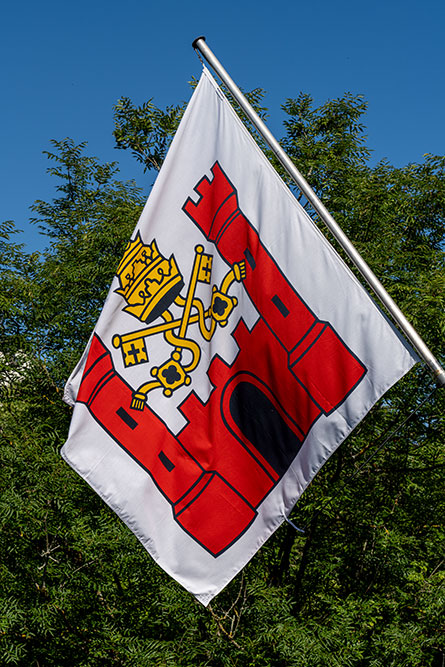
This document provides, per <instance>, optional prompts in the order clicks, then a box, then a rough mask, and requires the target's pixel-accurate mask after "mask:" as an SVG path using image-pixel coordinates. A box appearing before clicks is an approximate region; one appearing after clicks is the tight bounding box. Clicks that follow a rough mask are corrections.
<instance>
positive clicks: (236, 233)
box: [62, 68, 417, 604]
mask: <svg viewBox="0 0 445 667" xmlns="http://www.w3.org/2000/svg"><path fill="white" fill-rule="evenodd" d="M416 361H417V357H416V356H415V354H414V353H413V351H412V350H411V349H410V348H409V346H408V345H407V344H406V342H405V341H404V340H403V339H402V337H401V336H400V334H399V333H398V332H397V331H396V330H395V329H394V327H393V326H392V325H391V324H390V323H389V322H388V321H387V319H386V318H385V317H384V316H383V314H382V313H381V312H380V310H379V309H378V308H377V307H376V305H375V304H374V302H373V301H372V300H371V299H370V298H369V296H368V294H367V293H366V292H365V290H364V289H363V288H362V287H361V285H360V284H359V283H358V281H357V280H356V279H355V277H354V276H353V274H352V273H351V272H350V270H349V269H348V268H347V267H346V265H345V264H344V263H343V262H342V260H341V259H340V258H339V256H338V255H337V253H336V252H335V250H334V249H333V248H332V247H331V246H330V245H329V243H328V242H327V241H326V239H325V238H324V237H323V236H322V234H321V233H320V232H319V230H318V229H317V227H316V226H315V225H314V223H313V222H312V220H311V219H310V218H309V217H308V215H307V214H306V212H305V211H304V209H303V208H302V207H301V206H300V204H299V203H298V202H297V201H296V199H295V198H294V196H293V195H292V194H291V192H290V191H289V190H288V188H287V187H286V186H285V185H284V183H283V181H282V180H281V179H280V177H279V176H278V175H277V173H276V172H275V171H274V169H273V168H272V166H271V164H270V163H269V162H268V160H267V159H266V157H265V156H264V155H263V154H262V152H261V151H260V149H259V148H258V146H257V145H256V144H255V142H254V140H253V139H252V137H251V136H250V134H249V133H248V132H247V130H246V129H245V128H244V126H243V124H242V123H241V121H240V120H239V118H238V117H237V115H236V114H235V112H234V111H233V109H232V108H231V106H230V105H229V103H228V102H227V100H226V99H225V98H224V96H223V94H222V93H221V91H220V90H219V88H218V86H217V85H216V83H215V81H214V80H213V78H212V77H211V76H210V74H209V73H208V71H207V70H206V69H205V68H204V71H203V74H202V77H201V79H200V82H199V84H198V86H197V88H196V90H195V92H194V94H193V96H192V99H191V101H190V103H189V105H188V108H187V110H186V112H185V114H184V117H183V120H182V122H181V124H180V127H179V129H178V131H177V133H176V136H175V138H174V140H173V142H172V145H171V148H170V150H169V152H168V155H167V157H166V159H165V162H164V165H163V167H162V169H161V171H160V173H159V175H158V177H157V180H156V182H155V184H154V187H153V190H152V193H151V195H150V197H149V200H148V201H147V204H146V206H145V208H144V211H143V213H142V215H141V218H140V220H139V222H138V225H137V227H136V230H135V232H134V234H133V236H132V239H131V240H130V242H129V243H128V245H127V248H126V251H125V254H124V257H123V258H122V260H121V262H120V264H119V266H118V269H117V274H116V277H115V278H114V280H113V283H112V285H111V289H110V293H109V296H108V298H107V301H106V303H105V306H104V309H103V311H102V313H101V315H100V318H99V321H98V323H97V325H96V328H95V330H94V332H93V335H92V338H91V340H90V343H89V345H88V347H87V350H86V351H85V354H84V356H83V358H82V360H81V361H80V362H79V364H78V366H77V367H76V369H75V370H74V372H73V374H72V375H71V377H70V379H69V381H68V383H67V386H66V391H65V400H67V401H68V402H70V403H72V404H74V403H75V407H74V413H73V418H72V423H71V428H70V433H69V438H68V441H67V442H66V444H65V445H64V447H63V449H62V456H63V457H64V459H65V460H66V461H67V462H68V463H69V464H70V465H71V466H72V467H73V468H74V469H75V470H76V471H77V472H78V473H79V474H80V475H81V476H82V477H83V478H84V479H85V480H86V481H87V482H88V484H90V485H91V486H92V487H93V488H94V489H95V490H96V491H97V493H99V495H100V496H101V497H102V498H103V499H104V500H105V502H106V503H108V505H109V506H110V507H112V508H113V510H114V511H115V512H116V513H117V514H118V515H119V516H120V517H121V518H122V520H123V521H125V523H126V524H127V525H128V527H129V528H130V529H131V530H132V531H133V532H134V533H135V535H136V536H137V537H138V538H139V540H140V541H141V542H142V544H143V545H144V546H145V548H146V549H147V551H148V552H149V553H150V554H151V556H152V557H153V558H154V559H155V560H156V562H157V563H158V564H159V565H160V566H161V567H162V568H164V570H166V571H167V572H168V573H169V574H170V575H171V576H172V577H174V578H175V579H176V580H177V581H179V582H180V583H181V584H182V585H183V586H184V587H185V588H186V589H187V590H189V591H190V592H191V593H193V594H194V595H195V596H196V597H197V598H198V600H200V601H201V602H202V603H203V604H208V603H209V601H210V600H211V599H212V598H213V597H214V596H215V595H216V594H217V593H218V592H219V591H220V590H221V589H222V588H223V587H224V586H225V585H226V584H227V583H228V582H229V581H230V580H231V579H232V578H233V577H234V576H235V575H236V574H237V573H238V572H239V571H240V569H241V568H242V567H243V566H244V565H245V564H246V563H247V562H248V561H249V560H250V558H251V557H252V556H253V555H254V554H255V552H256V551H257V550H258V549H259V548H260V546H261V545H262V544H263V543H264V542H265V540H267V538H268V537H269V536H270V535H271V534H272V533H273V532H274V531H275V530H276V528H278V526H279V525H280V524H281V523H282V522H283V520H284V518H285V517H286V516H288V514H289V513H290V511H291V509H292V507H293V506H294V504H295V502H296V500H297V499H298V498H299V496H300V495H301V494H302V492H303V491H304V489H305V488H306V487H307V486H308V484H309V483H310V481H311V480H312V479H313V477H314V476H315V474H316V473H317V472H318V470H319V469H320V468H321V466H322V465H323V463H324V462H325V461H326V460H327V459H328V458H329V456H330V455H331V454H332V453H333V452H334V451H335V449H336V448H337V447H338V446H339V445H340V443H341V442H342V441H343V440H344V439H345V438H346V436H347V435H348V434H349V433H350V432H351V430H352V429H353V428H354V427H355V426H356V425H357V424H358V423H359V421H360V420H361V419H362V418H363V417H364V416H365V415H366V413H367V412H368V410H369V409H370V408H371V407H372V405H373V404H374V403H375V402H376V401H377V400H378V399H379V398H380V396H382V394H383V393H384V392H385V391H386V390H387V389H388V388H389V387H391V385H393V384H394V383H395V382H396V381H397V380H398V379H399V378H400V377H402V376H403V375H404V374H405V373H406V372H407V371H408V370H409V369H410V368H411V366H412V365H413V364H414V363H415V362H416Z"/></svg>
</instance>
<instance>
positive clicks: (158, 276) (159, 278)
mask: <svg viewBox="0 0 445 667" xmlns="http://www.w3.org/2000/svg"><path fill="white" fill-rule="evenodd" d="M117 277H118V278H119V283H120V287H119V288H118V289H117V290H115V291H116V292H117V294H121V295H122V296H123V297H124V299H125V301H126V302H127V303H128V306H125V308H124V310H125V312H127V313H130V314H131V315H134V317H137V318H138V320H141V322H152V321H153V320H155V319H156V318H157V317H159V315H162V313H163V312H164V311H165V310H167V308H168V307H169V306H170V305H171V304H172V303H173V301H174V300H175V298H176V297H177V296H178V294H179V292H180V291H181V289H182V288H183V286H184V281H183V278H182V275H181V273H180V271H179V269H178V266H177V264H176V261H175V258H174V256H173V255H171V257H170V259H166V258H165V257H164V256H163V255H161V253H160V252H159V250H158V247H157V245H156V241H155V240H153V241H152V242H151V243H150V244H149V245H146V244H145V243H143V241H142V238H141V235H140V233H139V232H138V233H137V235H136V238H135V239H134V240H131V241H130V242H129V243H128V244H127V247H126V248H125V252H124V256H123V257H122V260H121V262H120V264H119V266H118V267H117Z"/></svg>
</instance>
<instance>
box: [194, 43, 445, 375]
mask: <svg viewBox="0 0 445 667" xmlns="http://www.w3.org/2000/svg"><path fill="white" fill-rule="evenodd" d="M193 48H194V49H196V50H198V51H199V52H200V53H201V54H202V55H203V56H204V58H205V59H206V60H207V62H208V63H209V65H210V66H211V67H212V68H213V70H214V71H215V72H216V74H217V75H218V76H219V78H220V79H221V81H223V83H224V84H225V85H226V86H227V88H228V90H229V91H230V93H231V94H232V95H233V97H234V98H235V99H236V101H237V102H238V104H239V105H240V107H241V108H242V110H243V111H244V113H245V114H246V116H247V117H248V118H249V120H250V121H251V122H252V123H253V125H254V126H255V127H256V129H257V130H258V132H259V133H260V134H261V136H262V137H263V139H264V140H265V141H266V142H267V143H268V144H269V146H270V148H271V149H272V151H273V152H274V153H275V155H276V157H277V158H278V160H279V161H280V162H281V164H282V165H283V167H284V168H285V169H286V171H287V173H288V174H289V176H290V177H291V178H292V179H293V180H294V181H295V183H296V184H297V185H298V187H299V189H300V190H301V192H302V193H303V194H304V196H305V197H306V199H307V200H308V201H309V202H310V203H311V204H312V206H313V208H314V209H315V210H316V211H317V213H318V215H319V216H320V218H321V219H322V220H323V222H324V223H325V224H326V225H327V226H328V228H329V229H330V231H331V232H332V234H333V235H334V236H335V238H336V239H337V241H338V242H339V243H340V245H341V247H342V248H343V250H344V251H345V252H346V254H347V255H348V257H349V258H350V260H351V261H352V262H353V264H354V265H355V266H356V267H357V269H358V270H359V271H360V273H361V274H362V276H363V278H364V279H365V280H366V282H367V283H368V285H369V286H370V287H371V289H372V290H373V291H374V292H375V294H376V295H377V297H378V298H379V299H380V301H381V302H382V303H383V305H384V306H385V307H386V308H387V310H388V311H389V313H390V314H391V315H392V317H393V318H394V320H395V321H396V322H397V324H398V325H399V327H400V328H401V329H402V331H403V332H404V334H405V335H406V337H407V338H408V340H409V341H410V342H411V344H412V345H413V347H414V348H415V349H416V350H417V352H418V353H419V356H420V357H421V358H422V359H423V360H424V361H425V363H426V364H427V365H428V366H429V368H430V369H431V371H432V373H433V375H434V376H435V378H436V382H437V384H438V385H439V386H445V371H444V369H443V368H442V366H441V365H440V364H439V362H438V361H437V359H436V358H435V356H434V355H433V354H432V352H431V351H430V349H429V348H428V347H427V345H426V344H425V342H424V341H423V340H422V338H421V337H420V336H419V334H418V333H417V331H416V330H415V329H414V327H413V326H412V325H411V324H410V323H409V322H408V320H407V319H406V317H405V315H404V314H403V313H402V311H401V310H400V308H399V307H398V306H397V304H396V303H395V302H394V301H393V299H392V298H391V297H390V296H389V294H388V292H387V291H386V290H385V288H384V287H383V285H382V283H381V282H380V280H379V279H378V278H377V276H376V275H375V274H374V273H373V272H372V271H371V269H370V268H369V266H368V265H367V264H366V262H365V260H364V259H363V258H362V257H361V255H360V254H359V253H358V252H357V250H356V249H355V247H354V246H353V245H352V243H351V241H350V240H349V239H348V237H347V236H346V234H344V233H343V231H342V230H341V228H340V227H339V226H338V224H337V223H336V222H335V220H334V218H333V217H332V215H331V214H330V213H329V211H328V210H327V208H326V207H325V205H324V204H323V203H322V202H321V201H320V199H319V198H318V197H317V195H316V194H315V192H314V191H313V190H312V188H311V187H310V185H309V184H308V182H307V181H306V179H305V178H304V176H302V174H300V172H299V171H298V169H297V168H296V166H295V165H294V163H293V162H292V160H291V159H290V158H289V156H288V155H286V153H285V152H284V150H283V149H282V148H281V146H280V144H279V143H278V141H277V140H276V139H275V137H274V136H273V134H272V133H271V132H270V130H269V129H268V128H267V127H266V125H265V124H264V123H263V121H262V120H261V118H260V117H259V116H258V114H257V113H256V111H255V110H254V109H253V107H252V106H251V105H250V103H249V102H248V101H247V99H246V98H245V97H244V95H243V93H242V92H241V90H240V89H239V88H238V86H237V85H236V83H235V82H234V81H233V79H232V78H231V77H230V76H229V74H228V73H227V72H226V70H225V69H224V67H223V66H222V65H221V63H220V62H219V60H218V59H217V58H216V56H215V55H214V53H213V52H212V51H211V50H210V49H209V47H208V46H207V44H206V41H205V37H197V38H196V39H195V40H194V42H193Z"/></svg>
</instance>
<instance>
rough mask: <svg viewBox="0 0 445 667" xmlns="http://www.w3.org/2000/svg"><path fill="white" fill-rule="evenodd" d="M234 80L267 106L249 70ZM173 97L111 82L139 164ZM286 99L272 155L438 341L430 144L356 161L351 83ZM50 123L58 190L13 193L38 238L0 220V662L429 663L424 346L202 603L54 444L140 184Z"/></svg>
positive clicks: (432, 575) (440, 541) (430, 419)
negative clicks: (290, 510) (286, 517)
mask: <svg viewBox="0 0 445 667" xmlns="http://www.w3.org/2000/svg"><path fill="white" fill-rule="evenodd" d="M252 99H253V101H254V102H255V104H256V105H257V107H258V108H259V110H260V111H261V112H262V113H263V114H264V113H265V110H264V109H261V107H260V104H261V101H262V92H261V91H254V92H253V93H252ZM183 108H184V107H183V105H178V106H174V107H169V108H167V109H166V110H165V111H163V110H160V109H157V108H156V107H155V106H154V105H153V103H152V101H149V102H147V103H146V104H144V105H142V106H141V107H139V108H135V107H134V106H133V104H132V103H131V101H130V100H127V99H125V98H124V99H123V100H120V101H119V102H118V104H117V105H116V109H115V114H116V115H115V118H116V134H115V136H116V142H117V145H118V147H120V148H123V149H124V148H126V149H130V150H132V151H133V153H134V154H135V157H136V159H138V160H140V161H141V162H143V164H144V165H145V166H146V168H147V169H152V168H153V169H158V168H159V166H160V164H161V163H162V161H163V159H164V156H165V152H166V149H167V147H168V145H169V142H170V140H171V137H172V135H173V133H174V130H175V128H176V126H177V124H178V122H179V119H180V117H181V115H182V112H183ZM284 109H285V111H286V113H287V120H286V122H285V131H286V134H285V137H284V139H283V142H282V143H283V145H284V146H285V148H286V150H287V151H288V153H289V155H290V156H291V158H292V159H293V160H294V161H295V163H296V164H297V166H298V167H299V169H300V170H301V171H302V172H303V174H304V175H305V176H306V177H307V178H308V180H309V181H310V182H311V184H313V186H314V187H315V189H316V191H317V193H318V194H319V196H320V197H321V198H322V199H323V201H324V203H325V204H326V206H327V207H328V209H329V210H330V211H331V212H332V213H333V214H334V216H335V217H336V219H337V220H338V221H339V223H340V224H341V225H342V226H343V227H344V228H345V230H346V232H347V233H348V234H349V235H350V237H351V238H352V239H353V241H354V243H355V244H356V246H357V247H358V248H359V250H360V251H361V252H362V254H363V255H364V257H365V259H366V260H367V261H368V262H369V263H370V265H371V266H372V267H373V268H374V269H375V270H376V272H377V273H378V275H379V276H380V277H381V278H382V280H383V282H384V284H385V286H386V287H387V289H388V290H389V291H390V293H391V294H392V295H393V297H394V298H395V299H396V300H397V302H398V304H399V305H400V306H401V308H402V310H404V312H406V314H407V315H408V317H409V319H410V320H411V321H412V322H413V323H414V324H415V326H416V327H417V328H418V329H419V331H420V332H421V334H422V335H423V336H424V338H425V340H426V341H427V343H428V344H429V345H430V346H431V348H432V349H434V350H439V349H440V343H441V340H442V338H443V333H444V327H445V324H444V312H445V309H444V294H445V290H444V267H443V252H442V250H443V242H444V239H443V230H444V210H445V181H444V167H445V158H442V157H436V156H425V160H424V162H423V163H422V164H411V165H408V166H407V167H404V168H398V169H396V168H394V167H392V166H391V165H390V164H389V163H387V162H386V161H383V162H381V163H379V164H377V165H376V166H374V167H372V166H370V164H369V161H368V158H369V155H370V151H369V149H368V148H367V146H366V143H365V136H364V127H363V124H362V119H363V114H364V113H365V110H366V104H365V102H364V101H363V100H362V99H361V98H360V97H353V96H351V95H349V94H348V95H345V96H343V97H342V98H339V99H338V100H333V101H330V102H327V103H326V104H324V105H322V106H321V107H320V108H318V109H316V108H314V106H313V102H312V99H311V98H310V97H309V96H308V95H300V96H299V97H297V98H296V99H295V100H287V102H286V104H285V105H284ZM53 145H54V152H52V153H48V158H49V160H50V163H51V165H52V166H51V167H50V173H51V174H52V175H53V176H54V178H55V179H56V182H57V186H56V197H55V198H54V200H53V201H52V202H43V201H38V202H36V203H35V204H34V205H33V207H32V210H33V212H34V216H35V217H34V220H35V222H36V223H37V224H39V225H40V226H41V227H42V231H43V232H44V233H45V234H46V235H47V236H48V238H49V241H50V246H49V249H48V250H47V251H46V252H45V253H43V255H38V254H37V253H34V254H30V255H29V254H26V253H25V251H24V249H23V247H21V246H20V245H19V244H17V243H15V242H14V241H13V238H14V237H13V234H14V227H13V225H12V223H3V225H2V226H1V227H0V248H1V253H2V255H1V256H2V260H1V265H0V270H1V280H2V288H3V291H2V295H1V297H0V307H1V316H0V324H1V329H0V337H1V343H2V354H3V356H1V357H0V415H1V430H0V438H1V442H0V445H1V446H0V452H1V464H2V465H1V472H0V491H1V495H0V517H1V528H2V530H1V537H0V540H1V552H2V560H1V565H0V608H1V613H0V662H1V664H5V665H23V666H25V665H26V666H28V665H34V666H36V667H43V666H45V667H52V666H54V667H62V666H63V665H67V666H71V665H73V664H76V665H79V667H89V666H95V665H104V666H107V665H110V667H111V666H112V665H125V666H128V667H131V666H135V667H136V666H137V667H144V666H145V665H147V666H152V665H153V666H159V667H160V666H168V665H171V666H174V667H177V666H184V667H196V666H197V665H202V666H205V665H207V666H209V667H223V666H224V667H235V666H236V667H253V666H255V667H303V666H304V667H311V666H313V667H323V666H324V665H326V666H328V665H329V667H331V666H332V665H341V666H349V665H351V666H354V667H364V666H370V667H383V666H384V667H391V666H393V667H401V666H403V665H405V666H407V667H408V666H409V667H415V666H419V667H420V666H422V667H425V666H426V667H428V666H429V667H441V666H442V665H443V661H444V648H443V645H442V643H441V642H442V639H443V636H444V627H443V615H442V616H441V614H442V613H443V607H444V599H443V598H444V570H443V559H442V557H441V554H443V552H444V529H443V524H442V523H441V517H442V516H443V509H444V507H443V500H444V499H443V493H441V492H442V491H443V485H441V482H442V479H443V468H444V460H443V450H442V445H443V442H444V435H445V433H444V430H445V429H444V423H443V419H442V415H443V406H444V395H443V394H444V392H443V391H436V393H434V394H433V395H432V396H430V397H428V394H429V391H430V387H431V384H432V383H431V380H430V379H429V376H428V373H427V372H426V371H425V369H423V368H422V367H421V366H419V367H417V368H416V369H414V371H412V372H411V373H410V374H409V375H408V376H407V377H406V378H404V379H403V380H402V381H401V382H400V383H398V385H397V386H396V387H394V388H393V389H392V390H391V391H390V392H389V393H388V394H387V395H386V396H385V397H384V399H383V400H382V401H380V403H379V404H378V405H377V406H376V407H375V408H374V409H373V410H372V411H371V413H370V414H369V415H368V417H367V418H366V419H365V421H364V422H362V423H361V424H360V426H359V427H357V429H356V430H355V432H354V433H353V435H352V436H351V437H350V438H349V439H348V441H347V442H346V443H345V444H344V445H343V446H342V447H341V448H340V449H339V450H338V452H337V453H336V454H335V455H334V456H333V457H332V458H331V460H330V461H329V462H328V463H327V464H326V465H325V467H324V468H323V470H322V472H321V473H320V474H319V475H318V476H317V477H316V479H315V480H314V482H313V483H312V484H311V486H310V488H309V489H308V490H307V491H306V492H305V494H304V495H303V497H302V499H301V501H300V502H299V503H298V505H297V507H296V508H295V510H294V516H293V520H294V521H295V522H296V523H297V524H298V525H304V526H305V531H306V532H305V534H304V536H301V535H300V534H298V533H296V532H295V531H294V530H293V529H292V528H291V527H290V526H288V525H285V526H284V527H282V528H280V529H279V530H278V531H277V532H276V533H275V534H274V536H273V537H272V538H271V539H270V540H269V541H268V542H267V544H266V545H265V546H264V547H263V548H262V549H261V550H260V551H259V552H258V554H257V555H256V556H255V557H254V558H253V559H252V561H251V562H250V563H249V565H248V566H247V567H246V568H245V569H244V571H243V572H242V573H240V574H239V575H238V576H237V577H236V578H235V580H234V581H232V582H231V584H230V585H229V586H227V588H226V589H225V590H224V591H223V592H222V593H221V594H220V595H219V596H218V597H217V598H216V599H215V600H214V601H213V603H212V604H211V605H210V606H209V607H208V608H207V609H205V608H203V607H202V606H200V605H199V603H197V602H195V601H194V599H193V598H192V597H191V596H190V595H189V594H188V593H186V592H185V591H184V590H183V589H182V588H181V587H180V586H179V585H178V584H176V583H175V582H174V581H172V580H171V579H170V578H169V577H168V576H167V575H166V574H165V573H164V572H163V571H161V570H160V569H159V568H158V566H157V565H156V564H155V563H154V562H153V561H152V560H150V559H149V557H148V556H147V554H146V552H145V551H144V549H143V548H142V546H141V545H140V544H139V543H138V541H137V540H136V538H135V537H134V536H133V535H132V534H131V533H130V532H129V531H128V529H127V528H126V527H125V526H124V525H123V524H122V523H121V522H120V521H119V519H117V517H116V516H115V515H114V514H113V513H112V512H111V510H109V509H108V507H107V506H105V504H104V503H103V502H102V501H101V500H100V498H99V497H98V496H97V495H96V494H95V493H93V491H92V490H91V489H90V488H89V487H88V486H87V485H86V484H85V482H83V481H82V480H81V479H80V478H79V477H78V476H77V475H76V474H75V473H73V472H72V471H71V469H70V468H69V467H68V466H67V465H66V464H65V463H64V462H63V461H62V460H61V458H60V456H59V453H58V452H59V449H60V446H61V445H62V444H63V442H64V440H65V438H66V434H67V430H68V424H69V419H70V410H69V408H67V407H66V406H64V404H63V403H62V401H61V393H62V387H63V382H64V379H65V378H66V376H67V374H68V373H69V371H70V370H71V368H72V367H73V365H74V364H75V363H76V361H77V359H78V357H79V356H80V354H81V352H82V350H83V347H84V345H85V343H86V341H87V339H88V337H89V334H90V331H91V329H92V327H93V325H94V322H95V320H96V318H97V316H98V313H99V311H100V309H101V307H102V303H103V301H104V299H105V297H106V293H107V289H108V285H109V283H110V281H111V277H112V275H113V273H114V271H115V268H116V265H117V263H118V262H119V259H120V256H121V254H122V251H123V248H124V245H125V242H126V240H127V239H128V238H129V236H130V234H131V231H132V229H133V227H134V224H135V222H136V219H137V217H138V215H139V213H140V210H141V205H142V202H141V199H140V193H139V190H138V189H137V187H136V186H135V184H134V183H121V182H119V181H118V180H116V178H115V177H116V174H117V165H116V164H106V165H101V164H100V163H99V162H98V160H96V159H95V158H90V157H86V156H85V154H84V152H85V148H86V146H85V144H80V145H75V144H74V142H72V141H71V140H69V139H65V140H63V141H58V142H53ZM271 159H273V158H271ZM278 168H279V167H278ZM297 195H298V193H297ZM307 207H308V206H307ZM308 208H309V207H308ZM415 408H418V411H417V412H416V413H415V414H414V415H413V416H412V417H411V418H410V419H409V420H408V421H407V423H406V424H403V425H402V426H401V428H400V430H399V431H397V432H396V433H395V434H394V433H393V429H394V427H395V426H397V425H400V422H401V421H402V420H403V419H404V418H405V417H406V416H407V415H408V414H410V413H411V412H412V411H413V410H414V409H415ZM387 439H388V442H387V443H386V444H385V441H386V440H387ZM383 445H384V446H383ZM379 447H381V448H380V449H379ZM372 455H373V458H372V460H371V461H369V462H366V461H367V458H368V457H369V456H372Z"/></svg>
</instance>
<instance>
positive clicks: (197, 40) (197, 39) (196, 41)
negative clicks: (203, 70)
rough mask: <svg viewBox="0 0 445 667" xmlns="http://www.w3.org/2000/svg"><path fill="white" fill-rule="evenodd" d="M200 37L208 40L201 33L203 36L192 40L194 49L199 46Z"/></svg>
mask: <svg viewBox="0 0 445 667" xmlns="http://www.w3.org/2000/svg"><path fill="white" fill-rule="evenodd" d="M200 39H203V40H204V41H206V38H205V37H204V35H201V37H197V38H196V39H194V40H193V42H192V46H193V48H194V49H196V48H197V43H198V42H199V40H200Z"/></svg>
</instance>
